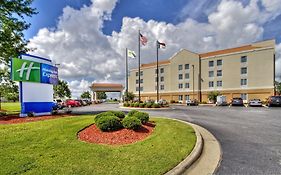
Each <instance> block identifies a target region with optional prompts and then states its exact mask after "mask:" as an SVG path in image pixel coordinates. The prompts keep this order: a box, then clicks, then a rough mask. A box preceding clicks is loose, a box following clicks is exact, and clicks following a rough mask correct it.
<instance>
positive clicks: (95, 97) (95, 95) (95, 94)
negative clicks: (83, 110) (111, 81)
mask: <svg viewBox="0 0 281 175" xmlns="http://www.w3.org/2000/svg"><path fill="white" fill-rule="evenodd" d="M94 100H95V101H97V92H94Z"/></svg>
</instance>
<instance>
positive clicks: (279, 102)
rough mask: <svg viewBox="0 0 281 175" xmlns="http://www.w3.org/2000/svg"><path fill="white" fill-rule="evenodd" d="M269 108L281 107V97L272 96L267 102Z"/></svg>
mask: <svg viewBox="0 0 281 175" xmlns="http://www.w3.org/2000/svg"><path fill="white" fill-rule="evenodd" d="M267 104H268V106H269V107H271V106H281V96H270V97H269V98H268V102H267Z"/></svg>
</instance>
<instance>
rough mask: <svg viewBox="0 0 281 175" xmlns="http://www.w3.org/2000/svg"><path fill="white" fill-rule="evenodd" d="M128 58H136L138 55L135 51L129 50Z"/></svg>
mask: <svg viewBox="0 0 281 175" xmlns="http://www.w3.org/2000/svg"><path fill="white" fill-rule="evenodd" d="M127 54H128V57H130V58H136V57H137V56H136V53H135V52H134V51H132V50H129V49H128V53H127Z"/></svg>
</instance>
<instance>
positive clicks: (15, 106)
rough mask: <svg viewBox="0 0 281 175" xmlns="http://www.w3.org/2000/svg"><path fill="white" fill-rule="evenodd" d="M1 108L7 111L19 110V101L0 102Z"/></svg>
mask: <svg viewBox="0 0 281 175" xmlns="http://www.w3.org/2000/svg"><path fill="white" fill-rule="evenodd" d="M1 110H4V111H8V112H19V111H20V110H21V107H20V103H19V102H15V103H1Z"/></svg>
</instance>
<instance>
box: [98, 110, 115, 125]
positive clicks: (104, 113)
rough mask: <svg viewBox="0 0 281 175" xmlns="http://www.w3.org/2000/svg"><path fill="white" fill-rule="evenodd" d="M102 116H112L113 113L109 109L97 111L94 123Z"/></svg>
mask: <svg viewBox="0 0 281 175" xmlns="http://www.w3.org/2000/svg"><path fill="white" fill-rule="evenodd" d="M103 116H114V114H113V113H112V112H111V111H107V112H102V113H99V114H97V115H96V117H95V119H94V121H95V123H96V122H97V121H98V120H99V119H100V118H101V117H103Z"/></svg>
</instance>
